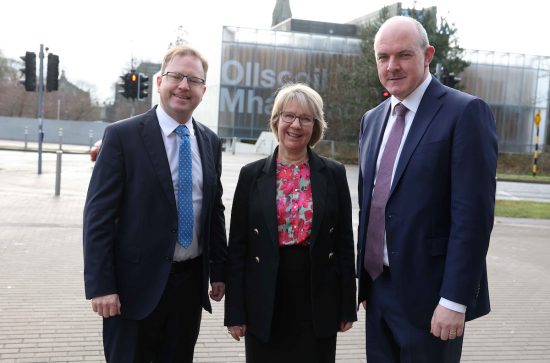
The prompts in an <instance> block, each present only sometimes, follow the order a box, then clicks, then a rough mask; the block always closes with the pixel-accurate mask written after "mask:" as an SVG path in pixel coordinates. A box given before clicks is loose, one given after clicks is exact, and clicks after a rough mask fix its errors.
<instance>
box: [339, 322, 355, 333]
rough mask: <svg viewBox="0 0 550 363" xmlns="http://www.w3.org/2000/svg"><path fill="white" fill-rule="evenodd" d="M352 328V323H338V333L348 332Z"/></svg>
mask: <svg viewBox="0 0 550 363" xmlns="http://www.w3.org/2000/svg"><path fill="white" fill-rule="evenodd" d="M352 326H353V322H352V321H343V322H341V323H340V333H343V332H345V331H348V330H350V329H351V327H352Z"/></svg>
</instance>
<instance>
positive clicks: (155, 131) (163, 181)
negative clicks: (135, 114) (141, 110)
mask: <svg viewBox="0 0 550 363" xmlns="http://www.w3.org/2000/svg"><path fill="white" fill-rule="evenodd" d="M142 125H143V126H142V130H141V137H142V139H143V144H144V145H145V149H146V150H147V153H148V154H149V157H150V159H151V163H152V164H153V169H154V170H155V172H156V173H157V176H158V178H159V182H160V185H161V187H162V191H163V192H164V194H165V196H166V198H167V199H168V201H169V202H170V205H171V206H172V207H173V208H174V212H175V213H177V211H176V197H175V195H174V184H173V182H172V175H171V173H170V165H169V164H168V157H167V156H166V149H165V147H164V142H163V141H162V135H161V132H162V131H161V129H160V125H159V122H158V119H157V115H156V110H155V109H152V110H150V111H148V112H147V113H146V114H145V118H144V120H143V122H142Z"/></svg>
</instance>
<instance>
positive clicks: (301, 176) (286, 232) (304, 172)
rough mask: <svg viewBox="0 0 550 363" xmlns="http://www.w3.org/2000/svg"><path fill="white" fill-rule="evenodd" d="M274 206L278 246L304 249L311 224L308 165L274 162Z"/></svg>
mask: <svg viewBox="0 0 550 363" xmlns="http://www.w3.org/2000/svg"><path fill="white" fill-rule="evenodd" d="M276 203H277V226H278V232H279V246H289V245H300V244H302V245H308V244H309V237H310V235H311V227H312V221H313V197H312V195H311V178H310V168H309V163H307V162H305V163H303V164H299V165H290V164H288V163H285V162H283V161H280V160H277V196H276Z"/></svg>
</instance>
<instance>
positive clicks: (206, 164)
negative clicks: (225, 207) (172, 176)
mask: <svg viewBox="0 0 550 363" xmlns="http://www.w3.org/2000/svg"><path fill="white" fill-rule="evenodd" d="M193 129H194V130H195V137H196V139H197V145H198V146H199V154H200V157H201V165H202V184H203V188H202V191H203V192H202V209H201V223H202V224H203V225H204V220H205V218H206V215H207V211H208V208H209V205H210V203H211V199H212V197H213V195H212V193H211V192H210V191H211V189H210V186H211V185H214V183H215V180H216V168H215V167H214V155H212V148H211V147H210V145H209V140H208V139H207V137H206V134H205V131H204V126H203V125H201V124H200V123H198V122H196V121H195V119H193Z"/></svg>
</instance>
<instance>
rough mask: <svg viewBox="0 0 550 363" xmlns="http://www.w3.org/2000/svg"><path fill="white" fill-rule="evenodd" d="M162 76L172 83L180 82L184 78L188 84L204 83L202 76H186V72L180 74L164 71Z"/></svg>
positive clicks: (200, 84) (199, 84) (197, 84)
mask: <svg viewBox="0 0 550 363" xmlns="http://www.w3.org/2000/svg"><path fill="white" fill-rule="evenodd" d="M162 77H166V80H167V81H168V82H170V83H173V84H176V83H180V82H181V81H183V80H184V79H185V78H187V83H188V84H189V86H197V87H201V86H204V84H205V83H206V81H205V80H204V79H202V78H199V77H194V76H188V75H186V74H182V73H178V72H166V73H164V74H163V75H162Z"/></svg>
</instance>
